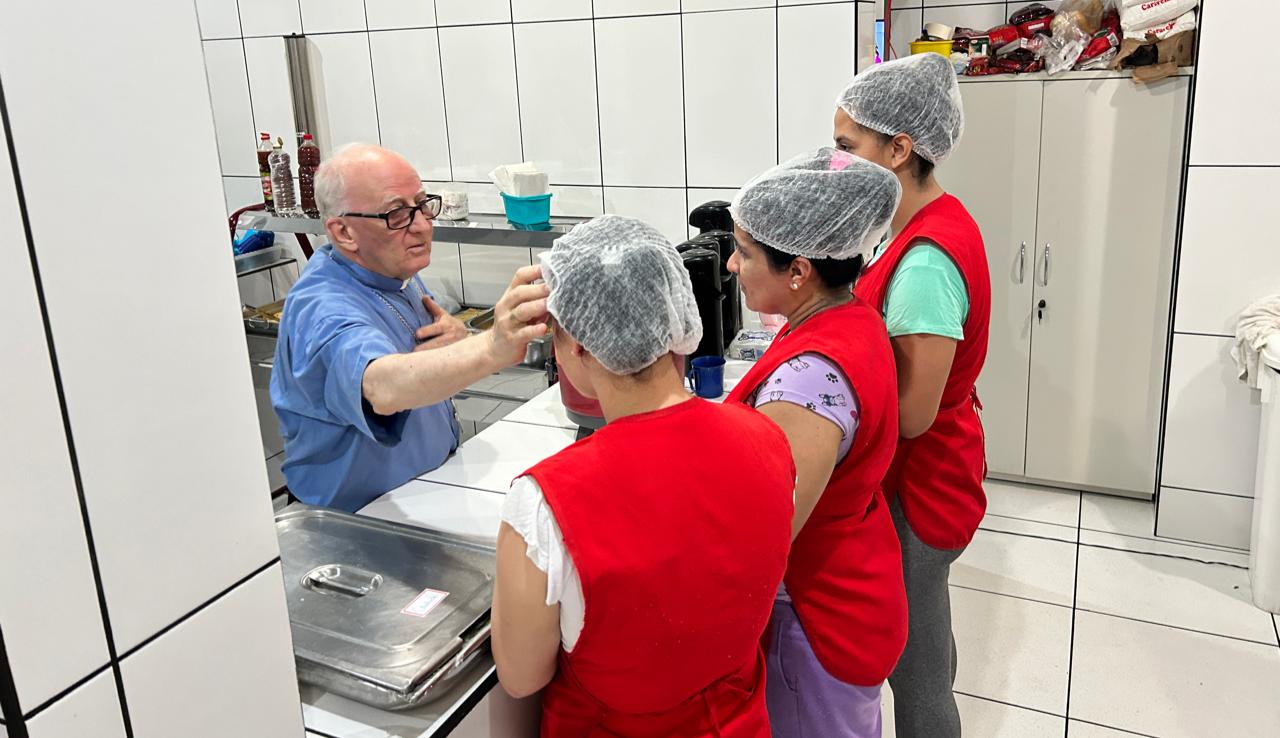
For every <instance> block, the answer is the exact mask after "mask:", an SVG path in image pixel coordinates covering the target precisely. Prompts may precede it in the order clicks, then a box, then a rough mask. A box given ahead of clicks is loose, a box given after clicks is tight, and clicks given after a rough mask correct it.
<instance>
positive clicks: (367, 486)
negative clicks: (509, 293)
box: [271, 245, 459, 512]
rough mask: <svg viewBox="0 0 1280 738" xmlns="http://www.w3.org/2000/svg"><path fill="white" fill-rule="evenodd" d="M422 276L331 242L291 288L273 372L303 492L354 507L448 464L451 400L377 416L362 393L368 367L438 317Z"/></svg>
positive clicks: (453, 434) (321, 501) (453, 433)
mask: <svg viewBox="0 0 1280 738" xmlns="http://www.w3.org/2000/svg"><path fill="white" fill-rule="evenodd" d="M427 294H429V293H428V292H427V290H426V287H425V286H423V284H422V281H421V280H420V279H418V278H417V277H414V278H413V279H410V280H408V281H401V280H399V279H395V278H393V277H387V276H383V275H381V274H377V273H375V272H371V271H369V270H368V269H365V268H363V267H361V266H359V265H358V264H355V263H354V262H352V261H351V260H350V259H347V258H346V257H344V256H343V255H342V254H340V253H338V252H337V251H336V250H335V249H334V248H333V246H332V245H326V246H324V247H322V248H321V249H320V250H318V251H316V253H315V255H314V256H312V257H311V260H310V261H309V262H308V263H307V267H306V269H304V270H303V272H302V276H301V277H300V278H299V279H298V281H297V283H296V284H294V285H293V287H292V289H290V290H289V297H288V299H287V300H286V301H285V306H284V316H283V318H282V320H281V323H280V338H279V341H278V342H277V343H276V356H275V366H274V368H273V369H272V372H271V404H272V406H273V407H274V408H275V410H276V415H277V416H279V418H280V432H281V435H283V436H284V451H285V459H286V460H285V462H284V475H285V478H286V479H287V480H288V483H289V490H290V491H291V492H292V493H293V495H294V496H295V497H297V498H298V499H300V500H302V501H303V502H306V503H308V504H312V505H324V506H327V507H334V508H338V509H341V510H346V511H348V512H355V511H356V510H359V509H360V508H362V507H364V506H365V505H367V504H368V503H369V502H371V501H372V500H373V499H375V498H377V497H378V496H380V495H382V494H383V493H385V492H387V491H389V490H392V489H395V488H396V487H399V486H400V485H402V484H404V483H405V482H407V481H409V480H410V479H412V478H414V477H415V476H417V475H419V474H422V473H424V472H427V471H430V470H432V469H435V468H436V467H438V466H440V465H441V464H442V463H444V461H445V459H446V458H448V456H449V454H450V453H452V452H453V450H454V449H456V448H457V446H458V432H459V429H458V422H457V419H456V418H455V415H454V410H453V403H452V402H450V401H448V400H446V401H444V402H440V403H437V404H435V405H429V406H427V407H422V408H418V409H416V410H406V411H403V412H399V413H396V414H394V415H390V416H383V415H378V414H377V413H375V412H374V411H373V408H372V407H371V406H370V405H369V403H368V401H366V400H365V399H364V392H363V388H362V383H363V379H364V371H365V368H366V367H368V366H369V364H370V363H371V362H373V361H374V360H376V359H379V358H381V357H383V356H387V355H388V354H397V353H408V352H410V351H412V350H413V349H414V347H415V346H416V345H417V340H416V338H415V337H414V335H415V333H416V331H417V330H418V329H419V328H421V327H423V326H425V325H430V324H431V322H432V317H431V315H430V313H428V312H427V309H426V307H425V306H424V305H423V304H422V296H423V295H427Z"/></svg>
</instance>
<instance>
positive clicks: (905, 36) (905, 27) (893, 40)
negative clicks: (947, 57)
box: [836, 7, 924, 92]
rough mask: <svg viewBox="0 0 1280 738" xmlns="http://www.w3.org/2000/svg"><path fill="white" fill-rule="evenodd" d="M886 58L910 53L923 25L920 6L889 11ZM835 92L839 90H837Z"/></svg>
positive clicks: (899, 56)
mask: <svg viewBox="0 0 1280 738" xmlns="http://www.w3.org/2000/svg"><path fill="white" fill-rule="evenodd" d="M890 21H891V22H892V23H891V26H890V28H889V36H890V38H889V39H888V41H889V50H888V53H887V54H886V60H888V59H900V58H902V57H904V56H909V55H910V54H911V42H912V41H915V40H916V39H918V38H920V29H921V28H923V27H924V12H923V11H922V10H921V9H920V8H918V7H917V8H901V9H899V8H894V9H893V11H892V12H891V13H890ZM836 92H839V90H837V91H836Z"/></svg>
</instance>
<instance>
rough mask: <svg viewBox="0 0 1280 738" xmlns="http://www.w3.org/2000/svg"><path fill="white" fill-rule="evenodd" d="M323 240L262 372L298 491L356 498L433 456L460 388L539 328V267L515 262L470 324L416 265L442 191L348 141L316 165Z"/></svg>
mask: <svg viewBox="0 0 1280 738" xmlns="http://www.w3.org/2000/svg"><path fill="white" fill-rule="evenodd" d="M316 203H317V205H318V206H319V208H320V217H321V218H322V219H323V220H324V225H325V231H326V232H327V233H328V236H329V241H330V242H329V244H327V245H325V246H323V247H322V248H320V249H319V250H317V251H316V253H315V255H314V256H313V257H312V258H311V260H310V261H309V262H308V264H307V266H306V269H304V270H303V272H302V276H301V278H299V279H298V282H297V283H296V284H294V286H293V288H292V289H291V290H290V291H289V297H288V299H287V300H286V302H285V307H284V316H283V319H282V321H281V325H280V338H279V342H278V343H277V344H276V356H275V366H274V369H273V371H272V375H271V404H272V405H273V406H274V407H275V410H276V414H277V415H278V416H279V418H280V430H281V433H282V435H283V436H284V441H285V458H286V461H285V463H284V474H285V478H286V479H287V480H288V483H289V489H290V491H291V492H292V493H293V495H294V496H295V497H297V498H298V499H300V500H302V501H303V502H306V503H309V504H313V505H324V506H328V507H334V508H339V509H342V510H347V511H352V512H354V511H355V510H358V509H360V508H361V507H364V506H365V505H366V504H368V503H369V502H371V501H372V500H373V499H375V498H376V497H378V496H380V495H382V494H383V493H385V492H387V491H389V490H391V489H394V488H396V487H398V486H400V485H401V484H404V483H405V482H407V481H409V480H410V479H412V478H414V477H415V476H417V475H419V474H422V473H423V472H427V471H430V470H432V469H434V468H436V467H438V466H440V464H442V463H443V462H444V460H445V459H446V458H448V456H449V454H450V453H452V452H453V450H454V449H455V448H457V445H458V422H457V419H456V418H455V414H454V410H453V403H452V402H451V401H450V399H449V398H450V397H452V396H453V395H454V394H455V393H456V392H458V391H459V390H462V389H463V388H465V387H467V386H468V385H470V384H471V383H473V382H475V381H476V380H478V379H480V378H482V377H485V376H487V375H489V374H492V373H493V372H495V371H497V370H499V369H501V368H503V367H506V366H510V365H512V364H515V363H516V362H518V361H520V359H521V358H522V357H523V356H524V353H525V349H526V347H527V346H528V344H529V342H530V341H531V340H533V339H535V338H537V337H539V336H541V335H542V334H543V333H544V332H545V331H546V324H545V315H546V296H547V288H546V286H545V285H542V284H534V281H535V280H537V279H538V268H537V267H524V268H522V269H520V270H519V271H517V272H516V274H515V277H514V279H513V280H512V282H511V286H510V287H509V288H508V289H507V292H506V294H504V295H503V297H502V299H501V300H500V301H499V302H498V304H497V306H496V316H495V320H494V327H493V329H492V330H489V331H486V332H484V333H482V334H479V335H476V336H469V335H468V334H467V331H466V329H465V328H464V327H463V326H462V324H461V323H460V322H459V321H458V320H457V319H455V318H453V317H452V316H450V315H449V314H448V313H447V312H445V311H444V310H442V309H441V308H440V307H439V306H438V305H437V304H436V302H435V301H434V300H433V299H432V295H431V293H430V292H428V291H427V289H426V287H425V286H424V285H423V284H422V280H421V279H420V278H419V277H418V272H420V271H422V270H423V269H425V268H426V267H427V265H428V264H430V263H431V235H432V227H433V223H432V221H433V220H434V219H435V217H436V216H437V215H439V213H440V197H439V196H438V195H431V194H428V193H426V192H425V191H424V190H423V184H422V182H421V180H420V179H419V177H418V173H417V172H416V171H415V170H414V169H413V167H412V166H410V164H409V162H407V161H405V160H404V159H403V158H402V157H400V156H399V155H397V154H396V153H394V152H392V151H388V150H387V149H383V148H380V147H377V146H368V145H363V144H353V145H349V146H345V147H343V148H341V149H339V150H337V151H336V152H334V154H333V155H332V156H331V157H330V158H329V160H328V161H326V162H325V163H324V164H323V165H322V166H321V167H320V170H319V171H318V172H317V173H316Z"/></svg>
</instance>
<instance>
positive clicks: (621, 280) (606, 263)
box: [540, 215, 702, 374]
mask: <svg viewBox="0 0 1280 738" xmlns="http://www.w3.org/2000/svg"><path fill="white" fill-rule="evenodd" d="M540 259H541V261H542V276H543V279H545V280H546V282H547V285H548V286H549V287H550V288H551V295H550V297H549V298H548V300H547V310H548V312H550V313H551V314H552V315H553V316H554V317H555V319H556V320H557V321H558V322H559V323H560V325H561V326H563V327H564V329H565V330H566V331H568V333H569V335H570V336H573V338H574V339H575V340H576V341H578V342H579V343H581V344H582V345H583V346H585V347H586V349H587V350H588V351H590V352H591V355H592V356H594V357H596V360H598V361H599V362H600V363H601V365H603V366H604V368H606V369H608V370H609V371H611V372H613V373H614V374H635V373H636V372H638V371H640V370H641V369H644V368H645V367H647V366H649V365H650V364H652V363H653V362H654V361H655V360H657V359H658V357H660V356H664V355H666V354H667V353H669V352H675V353H678V354H689V353H692V352H693V351H694V349H696V348H697V347H698V342H699V341H701V340H702V321H701V319H700V318H699V317H698V305H697V303H696V302H694V298H693V286H692V285H691V284H690V283H689V273H688V272H687V271H686V270H685V267H684V262H683V260H681V258H680V254H678V253H677V252H676V249H675V246H672V245H671V242H670V241H668V240H667V239H666V237H665V236H663V235H662V233H661V232H659V231H658V229H656V228H654V227H653V226H651V225H649V224H648V223H645V222H644V221H641V220H637V219H635V218H625V217H622V216H620V215H605V216H601V217H599V218H595V219H594V220H591V221H588V222H586V223H583V224H581V225H579V226H577V227H575V228H574V229H573V230H572V231H569V233H567V234H565V235H563V236H561V237H560V238H558V239H556V242H555V245H554V246H552V248H551V250H550V251H547V252H543V254H542V255H541V257H540Z"/></svg>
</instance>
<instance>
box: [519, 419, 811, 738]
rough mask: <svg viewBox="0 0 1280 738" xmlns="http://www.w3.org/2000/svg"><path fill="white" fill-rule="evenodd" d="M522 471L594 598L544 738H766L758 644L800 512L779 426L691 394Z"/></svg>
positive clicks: (546, 714) (546, 715) (549, 708)
mask: <svg viewBox="0 0 1280 738" xmlns="http://www.w3.org/2000/svg"><path fill="white" fill-rule="evenodd" d="M528 474H529V475H531V476H532V477H533V478H534V479H535V480H536V481H537V482H538V485H539V486H540V487H541V488H542V492H543V495H544V496H545V497H546V499H547V503H548V504H549V505H550V506H551V510H552V512H553V513H554V515H555V518H556V521H557V523H559V525H560V530H561V532H562V533H563V535H564V543H565V547H566V548H567V550H568V552H569V555H570V556H571V557H572V559H573V562H574V565H575V566H576V567H577V570H578V575H579V577H580V579H581V580H582V592H583V596H584V598H585V600H586V614H585V622H584V624H583V628H582V634H581V635H580V636H579V638H578V642H577V644H576V645H575V647H574V649H573V652H572V653H565V652H564V651H563V649H562V650H561V653H560V663H559V669H558V671H557V672H556V676H555V678H554V679H553V680H552V682H551V684H550V685H548V686H547V689H546V691H545V692H544V693H543V700H542V711H543V712H542V735H543V736H547V737H548V738H550V737H552V736H554V738H577V737H579V736H583V737H585V736H654V737H655V738H656V737H658V736H662V737H663V738H702V737H703V736H725V737H727V738H768V736H769V721H768V714H767V711H766V709H765V701H764V684H765V671H764V662H763V656H762V654H761V651H760V638H761V635H762V634H763V633H764V629H765V626H766V625H767V623H768V620H769V613H770V611H771V609H772V606H773V600H774V595H775V594H776V592H777V589H778V583H779V582H780V581H781V580H782V574H783V571H784V570H785V569H786V562H787V550H788V547H789V544H790V538H791V517H792V514H793V511H794V509H793V503H792V495H793V491H794V489H795V466H794V464H793V463H792V460H791V451H790V447H789V445H788V444H787V439H786V436H784V435H783V433H782V431H781V430H780V429H779V428H778V427H777V426H776V425H774V424H773V423H772V422H771V421H769V420H768V418H765V417H764V416H762V415H760V414H759V413H755V412H752V411H749V410H746V409H743V408H741V407H737V406H719V405H715V404H712V403H709V402H706V401H704V400H698V399H693V400H689V401H687V402H683V403H681V404H679V405H676V406H674V407H670V408H666V409H663V410H658V411H656V412H652V413H645V414H642V415H636V416H630V417H625V418H620V419H618V420H615V421H613V422H611V423H609V424H608V425H606V426H605V427H604V428H603V429H601V430H599V431H596V433H595V434H594V435H592V436H589V437H588V438H586V439H584V440H582V441H580V442H578V443H576V444H574V445H573V446H570V447H569V448H568V449H565V450H564V451H562V452H560V453H559V454H556V455H555V456H553V457H551V458H550V459H547V460H546V461H543V462H542V463H540V464H538V465H537V466H535V467H533V469H531V470H530V471H529V472H528Z"/></svg>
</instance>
